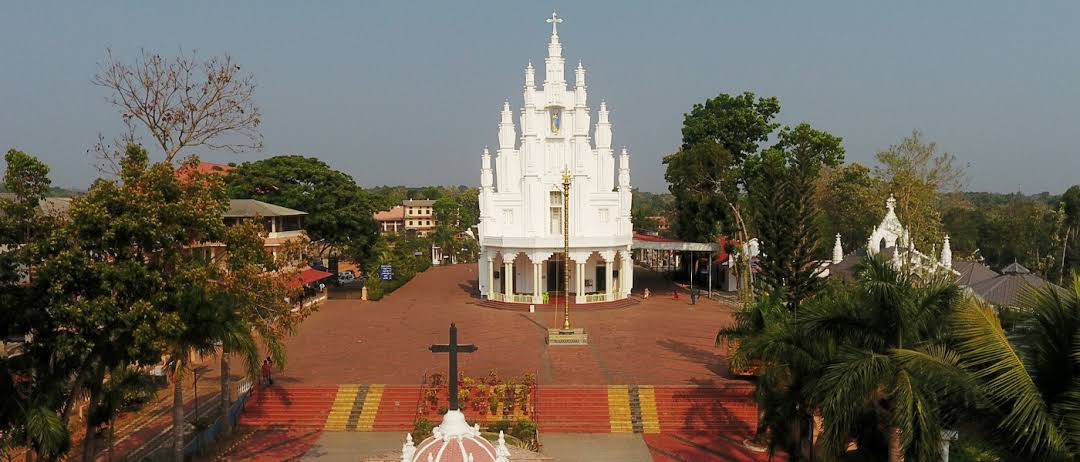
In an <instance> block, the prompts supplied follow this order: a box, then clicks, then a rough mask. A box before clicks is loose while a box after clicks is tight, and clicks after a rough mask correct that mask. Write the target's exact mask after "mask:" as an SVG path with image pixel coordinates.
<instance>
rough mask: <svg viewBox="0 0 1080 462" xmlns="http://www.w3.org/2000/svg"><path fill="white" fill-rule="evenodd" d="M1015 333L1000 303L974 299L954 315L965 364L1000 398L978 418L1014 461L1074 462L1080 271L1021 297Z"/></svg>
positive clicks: (1079, 407)
mask: <svg viewBox="0 0 1080 462" xmlns="http://www.w3.org/2000/svg"><path fill="white" fill-rule="evenodd" d="M1021 312H1023V313H1026V314H1027V316H1026V318H1025V319H1024V320H1023V321H1021V323H1020V324H1019V325H1018V326H1017V327H1016V328H1014V329H1013V330H1012V331H1010V332H1006V331H1005V329H1003V328H1002V325H1001V322H1000V320H999V319H998V316H997V315H996V314H995V312H994V309H993V308H992V307H991V306H989V305H988V304H985V303H982V302H979V301H977V300H974V299H968V300H966V301H965V303H963V304H961V305H960V306H959V307H958V308H957V310H956V312H955V314H954V316H953V318H952V321H951V322H950V327H951V328H952V333H953V336H954V338H955V349H956V352H957V353H958V354H959V356H960V359H961V360H962V363H961V366H962V368H963V369H964V370H965V371H967V372H968V373H969V374H970V376H971V377H972V378H973V379H974V380H975V381H976V383H977V384H978V388H977V391H978V392H979V393H980V394H982V395H983V396H985V397H986V399H987V400H988V401H989V402H990V403H993V405H992V406H987V407H986V408H985V409H984V412H986V413H989V415H986V414H985V413H982V414H976V417H975V418H979V419H982V420H984V421H987V422H992V428H991V429H990V432H989V433H988V435H990V437H991V438H992V439H994V440H997V441H1001V442H1002V446H1004V449H1006V450H1008V451H1009V452H1011V453H1013V454H1014V455H1015V456H1016V459H1015V460H1041V461H1063V462H1064V461H1074V460H1076V457H1077V454H1080V367H1077V358H1080V278H1078V277H1076V276H1074V277H1073V279H1072V281H1071V285H1070V287H1069V289H1068V290H1060V289H1058V288H1056V287H1053V286H1046V287H1044V288H1042V289H1039V290H1037V291H1032V292H1030V293H1029V296H1027V297H1026V298H1024V299H1022V302H1021Z"/></svg>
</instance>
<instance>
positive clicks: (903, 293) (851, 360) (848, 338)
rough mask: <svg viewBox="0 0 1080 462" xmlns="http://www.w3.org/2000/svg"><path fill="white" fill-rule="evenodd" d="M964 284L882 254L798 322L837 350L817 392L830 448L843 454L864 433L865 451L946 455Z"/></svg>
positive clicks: (897, 456) (895, 457)
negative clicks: (956, 318)
mask: <svg viewBox="0 0 1080 462" xmlns="http://www.w3.org/2000/svg"><path fill="white" fill-rule="evenodd" d="M959 293H960V292H959V289H958V287H957V286H956V285H955V284H953V283H951V282H949V281H948V280H947V279H945V277H944V276H943V275H934V274H916V273H914V272H912V271H910V270H908V269H907V268H905V267H897V266H894V265H893V263H892V262H890V261H887V260H885V259H883V258H880V257H879V258H869V259H867V260H865V261H864V262H863V263H862V264H861V265H860V266H859V267H858V268H857V269H856V280H855V283H854V284H850V285H846V286H842V287H835V288H833V289H832V290H829V291H827V292H825V293H823V294H821V295H819V296H818V297H816V298H815V299H813V300H811V301H810V303H807V304H806V309H805V310H804V311H803V313H800V319H799V320H798V322H797V328H798V329H801V330H803V332H804V335H806V336H808V337H809V338H813V339H817V341H820V342H826V343H829V344H830V345H832V346H833V348H832V350H831V351H833V352H834V354H832V355H831V356H830V357H828V358H826V359H825V362H826V364H825V366H824V368H823V372H822V375H821V376H820V378H819V379H818V380H817V381H816V383H815V384H813V386H812V391H811V395H812V396H811V401H812V402H813V403H815V404H817V405H818V406H820V411H821V415H822V418H823V422H824V431H823V433H822V435H821V440H820V443H821V446H822V447H823V449H824V450H825V451H826V452H827V453H828V454H830V455H833V456H840V455H841V454H843V453H844V452H845V451H846V450H847V448H848V445H849V444H850V442H851V441H852V440H855V441H857V442H858V443H859V447H860V450H862V451H863V452H870V453H873V452H875V451H883V450H884V451H883V452H887V454H888V460H889V461H890V462H898V461H902V460H904V458H905V457H910V458H912V459H914V460H937V458H938V457H940V450H941V430H942V421H943V420H944V419H946V418H947V417H948V415H947V414H946V413H945V412H944V410H943V409H944V407H943V399H945V398H944V396H945V393H944V391H945V389H944V388H943V387H947V386H949V385H950V384H959V383H960V382H961V381H962V379H961V376H962V374H960V373H959V371H956V370H955V369H950V367H951V366H955V365H956V363H957V358H956V356H955V355H954V354H949V353H947V351H946V350H945V348H944V347H943V346H942V345H943V342H945V340H946V338H947V333H948V332H947V329H946V322H945V321H946V319H947V316H948V315H949V314H950V312H951V311H952V309H953V306H954V305H955V302H956V300H957V299H958V296H959ZM826 350H827V349H826ZM957 386H959V385H957ZM882 446H885V448H882ZM886 448H887V449H886ZM880 457H881V455H880V454H879V455H877V458H879V460H880Z"/></svg>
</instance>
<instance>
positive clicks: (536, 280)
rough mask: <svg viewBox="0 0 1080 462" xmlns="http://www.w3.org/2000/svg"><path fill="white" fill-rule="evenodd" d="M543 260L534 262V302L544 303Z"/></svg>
mask: <svg viewBox="0 0 1080 462" xmlns="http://www.w3.org/2000/svg"><path fill="white" fill-rule="evenodd" d="M543 266H544V263H543V262H533V265H532V267H533V279H532V280H533V303H538V304H539V303H543V302H544V296H543V295H541V291H540V271H542V270H543Z"/></svg>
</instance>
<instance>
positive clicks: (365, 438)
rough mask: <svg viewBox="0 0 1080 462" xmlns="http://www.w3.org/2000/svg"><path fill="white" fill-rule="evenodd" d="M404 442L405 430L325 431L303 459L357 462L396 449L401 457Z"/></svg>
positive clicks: (325, 461) (319, 461)
mask: <svg viewBox="0 0 1080 462" xmlns="http://www.w3.org/2000/svg"><path fill="white" fill-rule="evenodd" d="M404 442H405V432H371V433H341V432H324V433H323V434H322V436H321V437H320V438H319V440H318V441H316V442H315V444H314V445H313V446H311V448H310V449H308V450H307V452H305V453H304V456H303V457H302V460H310V461H318V462H355V461H357V460H363V459H364V458H368V457H373V456H380V455H384V454H386V453H388V452H394V451H395V450H396V452H397V453H398V458H399V459H400V458H401V454H400V452H401V444H402V443H404Z"/></svg>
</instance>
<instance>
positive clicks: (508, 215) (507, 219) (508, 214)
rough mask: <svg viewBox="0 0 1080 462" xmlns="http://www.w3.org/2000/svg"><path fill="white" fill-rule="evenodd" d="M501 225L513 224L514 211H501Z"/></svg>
mask: <svg viewBox="0 0 1080 462" xmlns="http://www.w3.org/2000/svg"><path fill="white" fill-rule="evenodd" d="M503 223H506V224H513V223H514V209H503Z"/></svg>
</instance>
